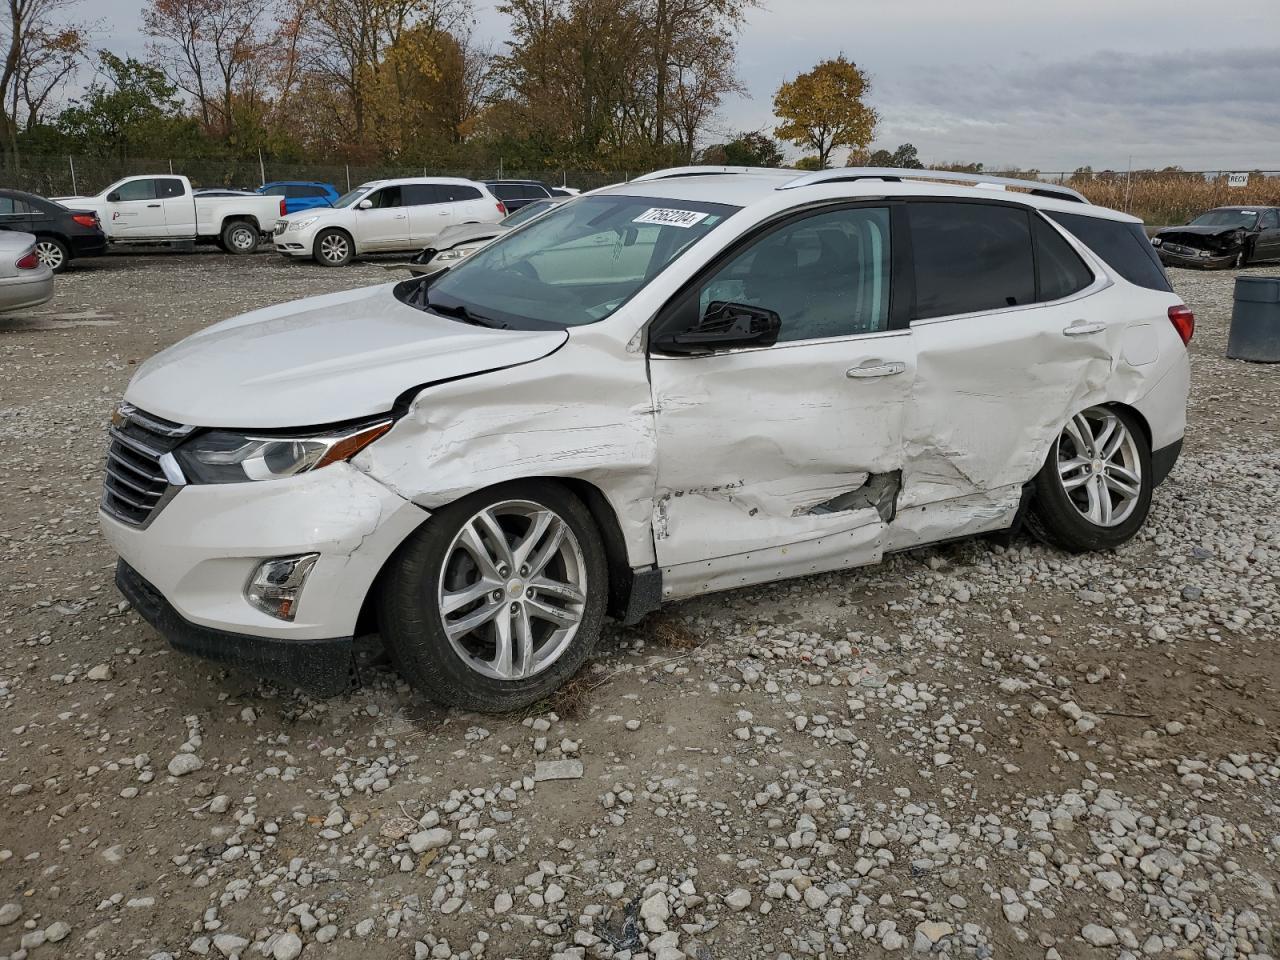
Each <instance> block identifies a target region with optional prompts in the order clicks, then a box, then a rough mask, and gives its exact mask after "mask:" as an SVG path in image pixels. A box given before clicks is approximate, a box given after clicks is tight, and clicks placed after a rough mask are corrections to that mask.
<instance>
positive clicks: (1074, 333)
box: [1062, 320, 1107, 337]
mask: <svg viewBox="0 0 1280 960" xmlns="http://www.w3.org/2000/svg"><path fill="white" fill-rule="evenodd" d="M1105 329H1107V325H1106V324H1105V323H1089V322H1088V321H1086V320H1077V321H1076V322H1075V323H1073V324H1071V326H1069V327H1067V328H1066V329H1064V330H1063V331H1062V335H1063V336H1064V337H1087V336H1088V335H1089V334H1091V333H1101V332H1102V331H1103V330H1105Z"/></svg>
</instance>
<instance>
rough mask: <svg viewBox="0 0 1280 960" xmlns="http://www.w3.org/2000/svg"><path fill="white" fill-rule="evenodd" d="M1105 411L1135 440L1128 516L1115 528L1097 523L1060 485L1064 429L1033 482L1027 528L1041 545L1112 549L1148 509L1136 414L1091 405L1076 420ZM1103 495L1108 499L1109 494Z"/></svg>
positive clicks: (1142, 438) (1148, 483)
mask: <svg viewBox="0 0 1280 960" xmlns="http://www.w3.org/2000/svg"><path fill="white" fill-rule="evenodd" d="M1103 410H1105V411H1106V412H1107V413H1109V414H1112V415H1114V416H1115V417H1116V418H1117V419H1118V420H1119V422H1120V424H1121V425H1123V427H1124V429H1125V430H1126V431H1127V432H1128V435H1129V436H1130V437H1131V438H1132V440H1133V444H1134V450H1133V452H1134V454H1136V457H1137V462H1138V464H1139V466H1140V472H1141V473H1140V484H1139V487H1138V495H1137V497H1136V498H1135V499H1134V502H1133V508H1132V511H1131V512H1130V513H1129V514H1128V516H1127V517H1125V519H1123V520H1122V521H1121V522H1119V523H1116V524H1115V525H1113V526H1105V525H1101V524H1099V523H1096V522H1094V521H1092V520H1090V519H1089V518H1088V517H1086V516H1085V514H1084V513H1083V512H1081V508H1080V507H1078V506H1077V505H1076V501H1074V500H1073V499H1072V494H1069V493H1068V492H1067V490H1066V488H1065V487H1064V484H1063V480H1062V474H1061V470H1060V450H1062V449H1063V440H1064V437H1065V435H1066V431H1065V429H1064V431H1063V433H1061V434H1059V436H1058V437H1057V439H1055V440H1054V442H1053V445H1052V447H1050V449H1049V455H1048V456H1047V457H1046V458H1045V462H1044V465H1043V466H1042V467H1041V468H1040V472H1039V473H1037V474H1036V477H1035V480H1034V482H1033V489H1034V494H1035V496H1034V499H1033V501H1032V503H1031V509H1030V511H1028V514H1027V527H1028V528H1029V529H1030V530H1031V532H1032V533H1033V534H1034V535H1035V536H1037V537H1038V538H1039V539H1041V540H1043V541H1044V542H1046V543H1048V544H1050V545H1052V546H1055V547H1058V548H1060V549H1062V550H1067V551H1069V552H1071V553H1085V552H1088V551H1092V550H1114V549H1115V548H1116V547H1119V546H1120V545H1121V544H1124V543H1126V542H1127V541H1129V540H1130V539H1131V538H1132V537H1133V535H1134V534H1135V533H1137V532H1138V529H1139V528H1140V527H1141V526H1142V524H1143V523H1144V522H1145V521H1146V519H1147V514H1148V512H1149V511H1150V509H1151V491H1152V487H1153V484H1152V473H1151V445H1150V443H1149V442H1148V441H1147V436H1146V432H1145V431H1144V430H1143V427H1142V424H1141V423H1140V422H1139V420H1138V418H1137V416H1136V415H1135V414H1133V413H1132V412H1131V411H1129V410H1127V409H1124V408H1120V407H1105V408H1103V407H1091V408H1090V409H1089V410H1086V411H1082V413H1081V414H1078V415H1077V416H1086V415H1090V414H1092V413H1093V412H1095V411H1103ZM1070 452H1072V453H1074V451H1070ZM1107 495H1108V496H1110V494H1109V493H1108V494H1107ZM1076 496H1077V497H1078V496H1079V494H1077V495H1076Z"/></svg>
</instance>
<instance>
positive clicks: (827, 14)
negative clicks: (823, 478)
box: [81, 0, 1280, 171]
mask: <svg viewBox="0 0 1280 960" xmlns="http://www.w3.org/2000/svg"><path fill="white" fill-rule="evenodd" d="M142 5H143V3H142V0H86V2H85V4H84V6H82V7H81V11H82V12H83V13H87V14H88V16H89V18H91V19H96V20H98V21H100V23H101V24H102V29H101V30H99V31H98V33H97V35H96V38H95V43H96V45H97V46H103V47H108V48H109V49H112V50H115V51H117V52H120V51H127V52H129V53H133V54H135V55H137V54H141V53H142V52H143V51H144V50H145V40H144V38H143V37H142V35H141V33H140V32H139V30H138V19H139V10H140V9H141V7H142ZM494 8H495V3H494V2H492V0H476V6H475V9H476V20H477V33H478V34H479V35H480V36H481V37H489V38H493V39H495V40H496V41H498V42H499V44H500V43H501V42H502V41H503V40H504V39H505V31H504V19H503V18H502V17H501V16H500V15H499V14H498V13H497V12H496V10H495V9H494ZM83 13H82V15H83ZM839 53H844V54H845V56H847V57H849V58H850V59H851V60H853V61H854V62H855V63H857V64H858V65H859V66H860V67H861V68H863V69H864V70H866V71H867V72H868V73H869V74H870V75H871V78H872V93H871V97H870V102H871V104H872V106H874V107H875V108H876V110H877V111H878V112H879V113H880V116H881V121H880V124H879V126H878V127H877V131H876V139H875V142H874V144H873V147H886V148H889V149H892V148H893V147H895V146H896V145H897V144H900V143H913V144H915V146H916V147H917V149H918V150H919V152H920V156H921V158H922V159H923V160H925V161H926V162H934V163H941V162H947V161H956V162H975V161H977V162H982V163H984V164H986V165H987V166H988V167H989V168H998V167H1004V168H1009V167H1018V168H1021V169H1028V168H1035V169H1039V170H1044V171H1051V170H1073V169H1075V168H1077V167H1081V166H1092V167H1093V168H1094V169H1095V170H1101V169H1116V170H1124V169H1126V168H1127V167H1128V166H1129V164H1130V163H1132V165H1133V167H1134V168H1137V169H1141V168H1147V167H1164V166H1170V165H1177V166H1181V167H1183V168H1185V169H1193V170H1230V169H1238V170H1251V169H1268V170H1280V0H1219V2H1214V3H1196V2H1176V0H1053V2H1049V0H765V2H764V3H763V4H762V5H760V6H758V7H756V8H754V9H752V10H751V11H750V12H749V14H748V17H747V22H746V24H745V26H744V27H743V29H742V32H741V34H740V36H739V46H738V64H737V66H738V76H739V78H740V79H741V80H742V82H743V83H744V84H745V86H746V88H747V95H746V96H743V97H735V98H733V99H732V100H729V101H727V102H726V103H725V104H724V105H723V108H722V109H721V111H720V116H719V117H718V118H717V120H716V123H715V124H714V127H713V130H712V133H713V134H714V136H713V137H712V139H713V140H715V139H723V138H725V137H726V136H727V135H731V134H732V133H733V132H734V131H738V130H764V131H766V132H769V131H770V130H771V129H772V127H773V126H774V124H775V123H776V121H775V120H774V117H773V110H772V97H773V92H774V91H775V90H776V89H777V87H778V85H779V84H780V83H781V82H782V81H784V80H786V79H790V78H791V77H794V76H795V75H796V74H797V73H801V72H803V71H805V70H807V69H809V68H810V67H812V66H813V64H814V63H816V62H818V61H819V60H822V59H825V58H827V57H833V56H835V55H836V54H839ZM789 155H790V156H791V157H792V158H795V157H798V156H799V151H798V150H796V149H789Z"/></svg>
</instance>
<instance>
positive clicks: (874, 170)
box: [777, 167, 1089, 203]
mask: <svg viewBox="0 0 1280 960" xmlns="http://www.w3.org/2000/svg"><path fill="white" fill-rule="evenodd" d="M857 180H886V181H889V182H891V183H901V182H902V181H903V180H941V181H948V180H949V181H952V182H953V183H971V184H973V185H975V186H980V187H996V188H998V189H1000V190H1003V189H1005V188H1006V187H1019V188H1021V189H1023V190H1027V191H1029V192H1030V193H1033V194H1035V195H1036V196H1037V197H1052V198H1054V199H1055V200H1071V201H1073V202H1075V203H1088V202H1089V201H1088V200H1087V199H1085V196H1084V194H1082V193H1079V192H1077V191H1075V190H1072V189H1071V188H1070V187H1063V186H1059V185H1058V184H1056V183H1043V182H1041V181H1039V180H1017V179H1014V178H1012V177H992V176H988V175H987V174H985V173H955V172H953V171H951V170H907V169H901V168H898V167H845V168H843V169H835V170H815V171H814V172H813V173H806V174H802V175H801V176H798V177H796V178H795V179H793V180H788V181H787V182H786V183H784V184H782V186H780V187H778V188H777V189H779V190H795V189H796V188H798V187H809V186H813V185H814V184H819V183H852V182H854V181H857Z"/></svg>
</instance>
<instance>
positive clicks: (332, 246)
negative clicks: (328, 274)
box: [311, 227, 356, 267]
mask: <svg viewBox="0 0 1280 960" xmlns="http://www.w3.org/2000/svg"><path fill="white" fill-rule="evenodd" d="M355 254H356V245H355V241H354V240H352V239H351V234H349V233H347V231H345V230H339V229H337V228H336V227H332V228H330V229H328V230H321V231H320V232H319V233H318V234H316V239H315V243H314V244H312V247H311V256H312V257H313V258H314V259H315V261H316V263H318V264H320V266H322V267H345V266H346V265H347V264H348V263H350V262H351V259H352V258H353V257H354V256H355Z"/></svg>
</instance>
